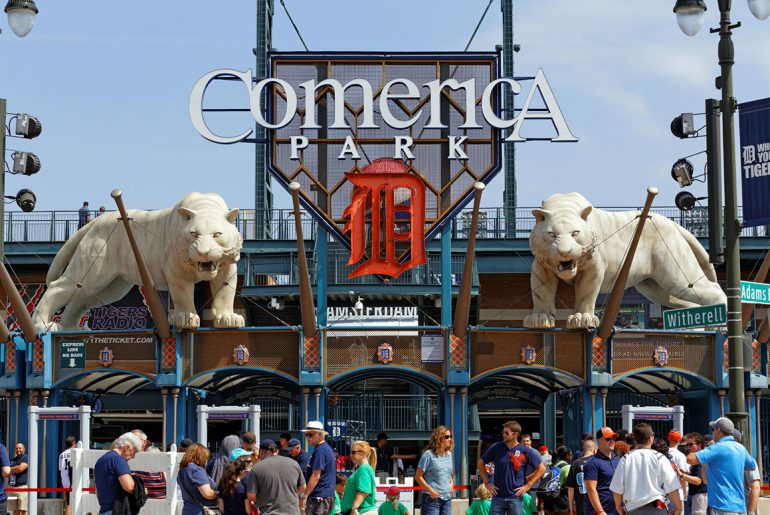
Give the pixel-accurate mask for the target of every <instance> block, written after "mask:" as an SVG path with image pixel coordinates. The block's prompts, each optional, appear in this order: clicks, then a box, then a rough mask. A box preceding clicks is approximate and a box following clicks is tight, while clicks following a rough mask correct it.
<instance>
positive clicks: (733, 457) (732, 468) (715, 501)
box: [687, 417, 757, 515]
mask: <svg viewBox="0 0 770 515" xmlns="http://www.w3.org/2000/svg"><path fill="white" fill-rule="evenodd" d="M709 427H710V428H711V430H712V431H713V433H714V443H713V444H711V445H709V446H708V447H706V448H705V449H703V450H700V451H697V452H695V453H690V454H688V455H687V463H689V464H690V465H697V464H699V463H701V464H703V465H704V466H705V467H706V476H707V477H708V490H707V491H706V495H707V496H708V506H709V508H711V510H712V511H714V510H715V509H716V514H717V515H721V512H735V513H746V495H745V493H744V490H743V478H744V474H743V470H744V469H749V470H752V469H754V468H755V467H756V466H757V464H756V462H755V461H754V458H752V457H751V455H750V454H749V453H748V451H746V448H745V447H743V446H742V445H741V444H739V443H738V442H736V441H735V438H734V437H733V432H734V431H735V425H734V424H733V421H732V420H730V419H729V418H726V417H720V418H718V419H716V420H714V421H713V422H710V423H709Z"/></svg>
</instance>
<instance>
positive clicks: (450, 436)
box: [444, 435, 452, 440]
mask: <svg viewBox="0 0 770 515" xmlns="http://www.w3.org/2000/svg"><path fill="white" fill-rule="evenodd" d="M451 439H452V435H444V440H451Z"/></svg>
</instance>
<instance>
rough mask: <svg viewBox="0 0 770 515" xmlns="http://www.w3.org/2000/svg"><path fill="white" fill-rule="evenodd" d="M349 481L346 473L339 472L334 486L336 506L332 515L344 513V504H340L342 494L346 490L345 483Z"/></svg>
mask: <svg viewBox="0 0 770 515" xmlns="http://www.w3.org/2000/svg"><path fill="white" fill-rule="evenodd" d="M347 482H348V476H346V475H345V474H337V483H336V484H335V486H334V508H332V513H331V515H337V514H338V513H342V506H340V495H342V493H343V492H344V491H345V484H346V483H347Z"/></svg>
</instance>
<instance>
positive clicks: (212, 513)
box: [177, 481, 221, 515]
mask: <svg viewBox="0 0 770 515" xmlns="http://www.w3.org/2000/svg"><path fill="white" fill-rule="evenodd" d="M177 484H179V486H181V487H182V489H183V490H184V491H185V492H187V495H189V496H190V498H192V499H194V500H195V502H196V503H197V504H198V506H200V507H201V510H203V511H202V513H203V515H221V513H220V512H219V510H218V509H216V508H212V507H210V506H206V505H205V504H203V503H202V502H200V501H199V500H198V496H196V495H195V492H190V490H189V489H188V488H187V484H186V481H182V482H179V481H177Z"/></svg>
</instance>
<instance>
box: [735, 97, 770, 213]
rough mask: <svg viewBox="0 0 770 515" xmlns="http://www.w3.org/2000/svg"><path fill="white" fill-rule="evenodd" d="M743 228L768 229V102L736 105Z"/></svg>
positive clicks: (769, 177)
mask: <svg viewBox="0 0 770 515" xmlns="http://www.w3.org/2000/svg"><path fill="white" fill-rule="evenodd" d="M738 113H739V123H740V131H741V186H742V190H743V226H744V227H752V226H756V225H770V98H765V99H762V100H754V101H751V102H744V103H742V104H740V106H739V109H738Z"/></svg>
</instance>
